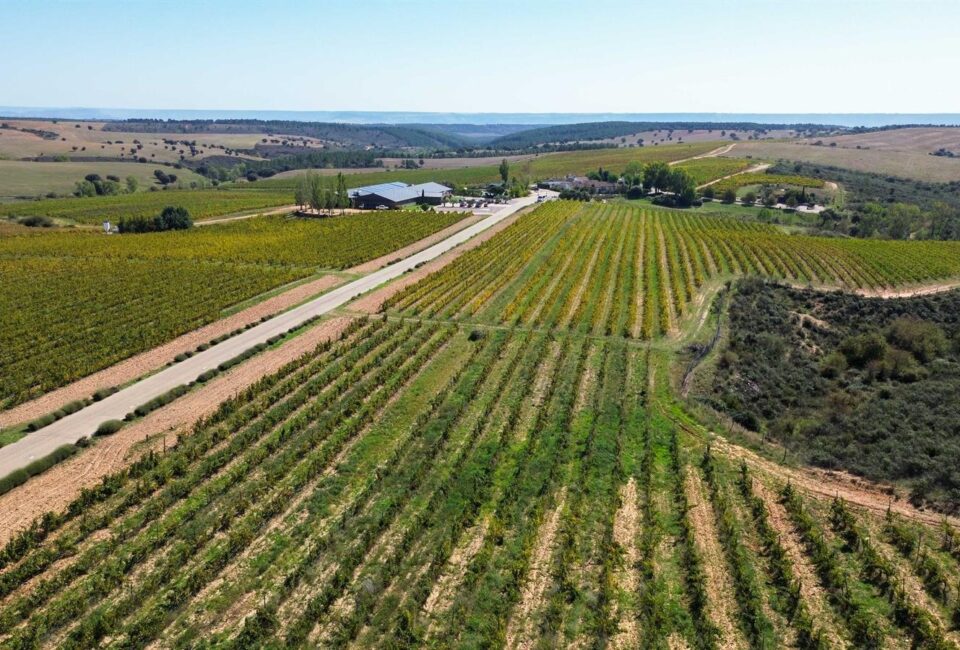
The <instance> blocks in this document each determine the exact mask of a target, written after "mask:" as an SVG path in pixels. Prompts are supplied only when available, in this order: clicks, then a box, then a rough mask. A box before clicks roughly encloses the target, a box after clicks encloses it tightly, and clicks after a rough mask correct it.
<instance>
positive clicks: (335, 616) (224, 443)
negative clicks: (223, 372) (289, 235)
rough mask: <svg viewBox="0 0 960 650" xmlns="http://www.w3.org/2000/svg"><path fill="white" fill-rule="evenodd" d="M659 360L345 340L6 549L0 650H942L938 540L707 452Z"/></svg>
mask: <svg viewBox="0 0 960 650" xmlns="http://www.w3.org/2000/svg"><path fill="white" fill-rule="evenodd" d="M668 361H669V359H668V357H666V356H664V355H663V353H662V352H659V353H653V352H651V351H649V350H648V349H647V347H646V346H644V345H642V344H638V343H636V342H634V341H631V340H629V339H625V338H619V337H618V338H596V337H589V336H582V335H580V334H577V333H564V332H554V333H549V332H536V331H528V330H524V329H518V328H511V329H500V328H484V327H472V326H462V325H457V324H455V323H451V322H436V321H435V322H421V321H418V320H413V319H407V320H403V319H393V318H376V319H372V320H357V321H355V323H354V325H353V326H352V327H351V328H350V329H348V330H347V331H346V332H345V333H344V334H343V336H342V337H341V340H339V341H337V342H335V343H332V344H325V345H322V346H320V347H319V348H317V349H316V350H315V351H314V352H312V353H310V354H308V355H305V356H304V357H302V358H300V359H298V360H297V361H295V362H293V363H291V364H289V365H288V366H286V367H285V368H284V369H282V370H281V371H280V372H279V373H277V374H275V375H271V376H268V377H265V378H263V379H262V380H261V381H259V382H258V383H257V384H255V385H254V386H252V387H250V388H249V389H247V390H245V391H244V392H243V393H241V394H240V395H238V396H237V397H236V398H234V399H232V400H230V401H228V402H225V403H224V404H223V405H221V407H220V408H219V410H218V411H217V412H216V413H215V414H214V415H212V416H211V417H209V418H207V419H206V420H204V421H202V422H201V423H200V424H198V425H197V426H196V427H195V428H194V430H193V431H192V432H191V433H190V434H189V435H184V436H182V437H181V438H180V439H179V440H178V441H177V443H176V445H175V446H173V447H172V448H169V447H168V448H167V449H166V451H164V452H163V453H159V452H150V453H147V454H146V455H145V456H143V457H142V458H141V459H140V460H139V461H138V462H136V463H135V464H133V465H132V466H131V467H130V468H129V469H128V470H126V471H124V472H122V473H120V474H117V475H114V476H111V477H108V478H106V479H105V480H104V481H103V482H102V484H100V485H99V486H98V487H97V488H96V489H92V490H87V491H85V492H84V493H83V494H82V495H81V496H80V497H79V498H78V499H77V500H76V501H75V502H74V503H73V504H72V505H70V506H69V507H68V508H67V509H66V510H64V511H63V512H61V513H58V514H51V515H49V516H47V517H45V518H43V519H42V520H41V521H39V522H37V524H36V525H35V526H34V527H32V528H31V529H29V530H27V531H25V532H23V533H22V534H20V535H18V536H17V537H15V538H14V539H13V540H12V541H11V542H10V543H8V544H7V546H6V547H5V548H4V549H3V550H2V551H0V647H6V648H29V647H57V648H87V647H95V646H98V647H109V648H128V647H145V646H152V647H194V646H196V645H198V644H201V645H203V646H204V647H212V646H216V647H228V648H230V647H236V648H241V647H242V648H250V647H305V646H321V647H346V646H350V645H353V646H357V647H410V646H418V645H426V644H431V645H436V646H440V647H470V648H473V647H477V648H479V647H500V646H503V645H507V646H508V647H533V646H538V647H557V646H561V645H562V646H567V645H571V644H573V645H578V646H588V647H602V646H606V645H611V646H613V647H623V648H627V647H644V648H666V647H689V648H739V647H743V648H747V647H757V648H772V647H778V646H781V645H786V646H789V647H802V648H832V647H840V648H843V647H858V648H868V647H897V648H899V647H903V648H906V647H911V645H912V644H914V643H916V644H917V646H919V647H930V648H954V647H956V645H955V643H956V633H955V632H952V631H948V630H950V629H951V627H952V623H951V621H952V620H954V617H956V616H957V615H958V609H957V606H958V604H957V596H956V591H955V589H954V586H955V585H956V584H957V580H958V579H960V564H958V559H960V540H958V538H957V532H956V531H955V530H954V529H953V528H949V527H946V526H945V527H944V528H943V529H941V530H935V529H928V528H924V527H921V526H919V525H917V524H915V523H913V522H911V521H909V520H906V519H901V518H900V517H899V516H897V515H894V514H891V515H889V517H887V518H883V516H882V515H880V516H876V515H867V514H865V513H863V512H861V511H859V510H855V509H854V508H853V507H852V506H848V505H847V504H845V503H844V502H842V501H839V500H838V501H836V502H834V503H832V504H830V503H825V502H821V501H819V500H817V499H814V498H811V497H810V496H808V495H806V494H805V493H803V491H802V490H801V489H799V488H797V487H796V486H794V485H792V484H790V483H787V482H784V481H782V480H780V479H778V478H776V477H775V476H772V475H770V474H769V473H767V472H765V471H763V470H761V469H753V468H750V467H747V466H746V465H741V464H740V463H738V462H736V461H735V460H733V459H732V458H731V457H730V456H729V455H726V454H725V453H722V452H720V451H715V450H712V449H711V445H710V443H709V439H708V434H706V432H704V431H703V430H701V429H699V428H698V427H696V426H694V425H692V424H690V423H689V422H688V421H687V419H686V416H685V415H684V414H683V412H682V411H681V410H680V409H679V407H677V405H675V404H674V403H673V402H672V401H671V399H670V397H669V394H668V392H667V391H668V388H667V387H666V385H665V381H664V376H665V372H666V365H667V363H668Z"/></svg>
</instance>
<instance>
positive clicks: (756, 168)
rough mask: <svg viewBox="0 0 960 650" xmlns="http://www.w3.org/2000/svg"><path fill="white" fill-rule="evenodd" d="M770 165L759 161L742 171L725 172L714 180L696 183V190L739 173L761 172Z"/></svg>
mask: <svg viewBox="0 0 960 650" xmlns="http://www.w3.org/2000/svg"><path fill="white" fill-rule="evenodd" d="M770 167H771V165H770V163H760V164H759V165H752V166H750V167H747V168H746V169H744V170H742V171H739V172H736V173H734V174H727V175H726V176H721V177H720V178H715V179H714V180H712V181H710V182H709V183H704V184H703V185H697V189H698V190H702V189H703V188H705V187H710V186H711V185H714V184H715V183H719V182H720V181H725V180H727V179H728V178H733V177H734V176H740V175H741V174H754V173H756V172H762V171H763V170H765V169H769V168H770Z"/></svg>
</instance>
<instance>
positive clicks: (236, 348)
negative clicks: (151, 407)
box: [0, 193, 553, 477]
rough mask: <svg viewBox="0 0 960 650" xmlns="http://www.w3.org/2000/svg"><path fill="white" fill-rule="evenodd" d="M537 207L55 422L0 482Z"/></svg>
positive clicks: (451, 240)
mask: <svg viewBox="0 0 960 650" xmlns="http://www.w3.org/2000/svg"><path fill="white" fill-rule="evenodd" d="M551 194H553V193H551ZM535 202H536V196H535V195H530V196H526V197H523V198H520V199H514V200H513V201H511V202H510V203H508V204H507V205H505V206H504V207H503V208H502V209H500V210H498V211H497V212H495V213H494V214H492V215H490V216H489V217H486V218H485V219H483V220H481V221H478V222H477V223H475V224H473V225H471V226H467V227H466V228H464V229H463V230H459V231H457V232H456V233H454V234H452V235H451V236H450V237H447V238H446V239H444V240H442V241H440V242H438V243H436V244H434V245H432V246H429V247H428V248H425V249H424V250H422V251H420V252H419V253H415V254H414V255H411V256H410V257H407V258H405V259H402V260H400V261H398V262H394V263H393V264H389V265H387V266H384V267H383V268H381V269H379V270H377V271H374V272H373V273H370V274H368V275H365V276H363V277H362V278H359V279H357V280H354V281H353V282H350V283H348V284H345V285H342V286H339V287H337V288H336V289H333V290H331V291H329V292H327V293H325V294H323V295H321V296H318V297H316V298H314V299H313V300H310V301H309V302H306V303H304V304H302V305H300V306H299V307H295V308H293V309H291V310H289V311H286V312H284V313H282V314H278V315H277V316H274V317H273V318H271V319H269V320H267V321H264V322H263V323H261V324H259V325H257V326H256V327H252V328H250V329H249V330H247V331H245V332H243V333H242V334H238V335H237V336H234V337H231V338H229V339H227V340H226V341H223V342H222V343H218V344H217V345H213V346H211V347H210V348H209V349H207V350H205V351H203V352H199V353H197V354H195V355H194V356H192V357H190V358H189V359H187V360H185V361H181V362H180V363H177V364H174V365H172V366H170V367H168V368H164V369H163V370H161V371H160V372H158V373H156V374H154V375H150V376H149V377H146V378H145V379H141V380H140V381H137V382H136V383H134V384H131V385H130V386H128V387H126V388H124V389H122V390H120V391H118V392H116V393H114V394H113V395H111V396H110V397H107V398H105V399H103V400H101V401H99V402H95V403H93V404H91V405H90V406H88V407H86V408H84V409H82V410H80V411H77V412H76V413H73V414H71V415H68V416H66V417H65V418H63V419H61V420H57V421H56V422H54V423H53V424H51V425H49V426H46V427H44V428H43V429H40V430H38V431H35V432H33V433H29V434H27V435H26V436H25V437H23V438H21V439H20V440H18V441H17V442H14V443H12V444H9V445H7V446H5V447H0V477H4V476H7V475H8V474H9V473H10V472H13V471H15V470H17V469H20V468H22V467H24V466H26V465H27V464H29V463H30V462H31V461H33V460H36V459H37V458H41V457H43V456H46V455H47V454H49V453H50V452H52V451H53V450H54V449H56V448H57V447H59V446H61V445H65V444H68V443H73V442H76V441H77V440H79V439H80V438H82V437H84V436H90V435H91V434H93V432H94V431H95V430H96V428H97V427H98V426H99V425H100V423H101V422H105V421H106V420H121V419H123V417H124V416H125V415H126V414H127V413H129V412H131V411H133V410H134V409H135V408H136V407H138V406H140V405H141V404H143V403H145V402H148V401H150V400H151V399H153V398H154V397H157V396H158V395H162V394H163V393H166V392H167V391H168V390H170V389H172V388H174V387H176V386H179V385H180V384H187V383H189V382H191V381H193V380H195V379H196V378H197V377H198V376H199V375H200V374H201V373H202V372H204V371H206V370H210V369H211V368H216V367H217V366H218V365H220V364H221V363H223V362H224V361H228V360H230V359H232V358H234V357H236V356H238V355H240V354H242V353H243V352H244V351H246V350H249V349H250V348H252V347H253V346H255V345H257V344H258V343H263V342H265V341H266V340H267V339H269V338H270V337H272V336H275V335H277V334H282V333H284V332H286V331H287V330H289V329H290V328H292V327H296V326H297V325H299V324H301V323H303V322H304V321H306V320H309V319H310V318H313V317H314V316H320V315H323V314H326V313H328V312H330V311H332V310H334V309H336V308H337V307H340V306H341V305H344V304H346V303H348V302H350V301H351V300H353V299H354V298H356V297H357V296H359V295H361V294H364V293H366V292H368V291H370V290H371V289H374V288H376V287H378V286H380V285H381V284H383V283H385V282H389V281H390V280H393V279H395V278H398V277H400V276H401V275H403V274H404V273H406V272H407V271H409V270H411V269H413V268H415V267H417V266H418V265H420V264H423V263H424V262H428V261H430V260H432V259H434V258H436V257H439V256H440V255H442V254H444V253H446V252H447V251H449V250H450V249H452V248H455V247H457V246H459V245H460V244H462V243H464V242H466V241H467V240H468V239H470V238H472V237H474V236H475V235H477V234H479V233H481V232H483V231H484V230H486V229H487V228H490V227H491V226H493V225H495V224H497V223H499V222H501V221H503V220H504V219H506V218H507V217H509V216H510V215H512V214H514V213H515V212H517V211H518V210H520V209H522V208H525V207H527V206H529V205H533V204H534V203H535ZM253 363H256V361H253Z"/></svg>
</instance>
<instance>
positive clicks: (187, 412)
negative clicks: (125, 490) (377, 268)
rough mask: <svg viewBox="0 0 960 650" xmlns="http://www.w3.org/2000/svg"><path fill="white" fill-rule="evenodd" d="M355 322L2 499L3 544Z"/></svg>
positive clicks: (341, 322) (228, 380)
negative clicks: (150, 440)
mask: <svg viewBox="0 0 960 650" xmlns="http://www.w3.org/2000/svg"><path fill="white" fill-rule="evenodd" d="M350 321H351V319H350V318H346V317H338V318H334V319H331V320H329V321H325V322H323V323H320V324H319V325H317V326H316V327H313V328H310V329H308V330H307V331H305V332H304V333H303V334H301V335H300V336H297V337H296V338H294V339H292V340H290V341H288V342H286V343H285V344H284V345H282V346H280V347H277V348H274V349H271V350H267V351H266V352H263V353H262V354H259V355H257V356H256V357H254V358H253V359H251V360H250V361H248V362H246V363H243V364H240V365H239V366H236V367H235V368H233V369H231V370H230V371H228V372H226V373H224V374H223V375H221V376H218V377H217V378H216V379H213V380H212V381H210V382H209V383H207V384H205V385H204V386H202V387H200V388H198V389H196V390H194V391H192V392H191V393H188V394H187V395H185V396H183V397H181V398H180V399H178V400H176V401H174V402H173V403H172V404H170V405H169V406H166V407H164V408H162V409H160V410H158V411H154V412H153V413H151V414H150V415H148V416H147V417H145V418H144V419H143V420H140V421H139V422H136V423H134V424H131V425H130V426H127V427H124V428H123V429H121V430H120V431H119V432H118V433H116V434H114V435H112V436H110V437H107V438H103V439H100V440H98V441H97V443H96V444H95V445H93V446H92V447H91V448H89V449H87V450H85V451H84V452H83V453H81V454H77V455H76V456H74V457H73V458H71V459H69V460H67V461H64V462H63V463H61V464H59V465H55V466H54V467H52V468H50V469H49V470H47V471H46V472H44V473H43V474H40V475H39V476H36V477H34V478H32V479H30V480H29V481H27V482H26V483H24V484H23V485H21V486H20V487H18V488H17V489H15V490H12V491H10V492H8V493H7V494H5V495H3V496H0V544H5V543H6V542H7V541H8V540H9V539H10V537H12V536H13V534H14V533H16V532H17V531H18V530H20V529H21V528H24V527H26V526H28V525H29V524H30V523H31V522H32V521H33V520H34V519H36V518H37V517H39V516H40V515H42V514H43V513H45V512H50V511H59V510H62V509H63V508H65V507H66V506H67V505H68V504H69V503H70V502H71V501H73V500H74V499H75V498H76V497H77V495H78V494H79V493H80V490H81V489H83V488H91V487H93V486H94V485H96V484H97V483H98V482H99V481H100V480H101V479H102V478H103V477H104V476H107V475H108V474H111V473H113V472H116V471H118V470H120V469H122V468H123V467H125V466H126V465H128V464H129V463H131V462H133V461H134V460H136V458H137V457H138V456H139V455H141V454H142V453H145V452H146V451H147V450H148V449H149V445H142V444H140V443H142V442H143V441H144V440H146V439H148V438H150V437H151V436H157V434H161V433H162V434H163V435H162V436H158V437H157V438H156V439H155V441H154V444H155V445H156V446H162V445H163V444H172V443H173V442H174V440H175V437H176V433H177V432H178V431H185V430H187V429H189V427H191V426H192V425H193V423H195V422H196V421H197V420H199V419H200V418H201V417H204V416H206V415H209V414H210V413H212V412H214V411H215V410H216V409H217V407H218V406H219V405H220V403H221V402H223V401H224V400H226V399H229V398H230V397H233V396H235V395H236V394H237V393H239V392H240V391H241V390H243V389H244V388H246V387H247V386H250V385H251V384H253V383H254V382H256V381H257V380H258V379H260V378H261V377H263V376H264V375H266V374H270V373H272V372H276V371H277V370H279V369H280V368H281V367H282V366H283V365H284V364H286V363H289V362H290V361H293V360H294V359H296V358H297V357H299V356H300V355H302V354H305V353H306V352H308V351H310V350H313V349H314V348H315V347H316V346H317V345H319V344H320V343H322V342H324V341H327V340H330V339H334V338H336V337H337V336H339V334H340V332H342V331H343V330H344V329H345V328H346V327H347V325H348V324H349V323H350ZM170 434H172V435H170Z"/></svg>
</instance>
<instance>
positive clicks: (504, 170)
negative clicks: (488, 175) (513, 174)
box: [500, 158, 510, 184]
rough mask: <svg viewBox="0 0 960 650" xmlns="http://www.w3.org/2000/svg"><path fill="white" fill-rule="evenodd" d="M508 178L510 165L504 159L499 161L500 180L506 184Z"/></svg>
mask: <svg viewBox="0 0 960 650" xmlns="http://www.w3.org/2000/svg"><path fill="white" fill-rule="evenodd" d="M509 178H510V163H508V162H507V159H506V158H504V159H503V160H501V161H500V180H502V181H503V182H504V184H506V182H507V180H508V179H509Z"/></svg>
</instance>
